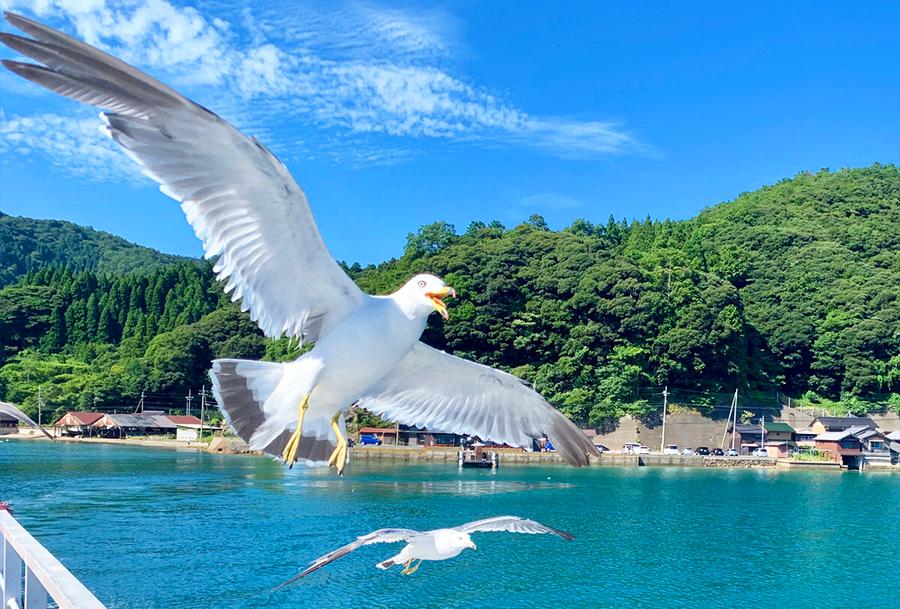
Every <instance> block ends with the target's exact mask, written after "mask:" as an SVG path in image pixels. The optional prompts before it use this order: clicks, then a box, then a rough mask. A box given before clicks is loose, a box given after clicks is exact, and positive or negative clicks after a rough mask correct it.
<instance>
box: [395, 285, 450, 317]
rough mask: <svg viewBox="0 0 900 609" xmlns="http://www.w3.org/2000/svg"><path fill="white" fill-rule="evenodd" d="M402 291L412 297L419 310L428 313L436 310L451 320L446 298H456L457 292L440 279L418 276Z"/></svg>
mask: <svg viewBox="0 0 900 609" xmlns="http://www.w3.org/2000/svg"><path fill="white" fill-rule="evenodd" d="M401 291H403V292H407V293H409V294H411V295H412V298H413V299H414V300H415V303H416V307H417V308H419V307H421V308H422V309H423V310H424V311H426V312H427V313H430V312H431V311H432V310H435V311H437V312H438V313H440V314H441V317H443V318H444V319H449V317H450V316H449V315H448V314H447V305H445V304H444V298H446V297H447V296H456V290H454V289H453V288H451V287H450V286H448V285H447V284H446V283H444V282H443V280H441V279H440V278H439V277H435V276H434V275H428V274H423V275H416V276H415V277H413V278H412V279H410V280H409V281H407V282H406V285H405V286H403V288H401Z"/></svg>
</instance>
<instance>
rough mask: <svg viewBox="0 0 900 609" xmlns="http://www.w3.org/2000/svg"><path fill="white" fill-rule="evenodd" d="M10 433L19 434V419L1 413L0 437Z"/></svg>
mask: <svg viewBox="0 0 900 609" xmlns="http://www.w3.org/2000/svg"><path fill="white" fill-rule="evenodd" d="M8 433H19V419H17V418H16V417H14V416H12V415H8V414H2V413H0V436H2V435H3V434H8Z"/></svg>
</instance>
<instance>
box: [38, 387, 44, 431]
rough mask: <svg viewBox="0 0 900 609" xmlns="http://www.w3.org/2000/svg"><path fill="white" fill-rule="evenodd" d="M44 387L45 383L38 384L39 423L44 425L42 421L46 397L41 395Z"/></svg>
mask: <svg viewBox="0 0 900 609" xmlns="http://www.w3.org/2000/svg"><path fill="white" fill-rule="evenodd" d="M43 388H44V386H43V385H38V421H37V422H38V425H43V422H42V421H41V410H43V409H44V398H43V397H42V396H41V389H43Z"/></svg>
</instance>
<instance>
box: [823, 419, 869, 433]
mask: <svg viewBox="0 0 900 609" xmlns="http://www.w3.org/2000/svg"><path fill="white" fill-rule="evenodd" d="M851 427H871V428H872V429H877V427H878V426H877V425H875V421H873V420H872V419H870V418H869V417H816V418H815V419H813V420H812V422H811V423H810V424H809V430H810V431H812V432H815V434H816V435H820V434H823V433H825V432H826V431H844V430H845V429H850V428H851Z"/></svg>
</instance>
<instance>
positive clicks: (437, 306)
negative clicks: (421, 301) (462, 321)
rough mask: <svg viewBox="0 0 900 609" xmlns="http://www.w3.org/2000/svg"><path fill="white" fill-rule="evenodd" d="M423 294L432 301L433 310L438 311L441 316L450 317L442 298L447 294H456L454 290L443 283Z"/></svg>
mask: <svg viewBox="0 0 900 609" xmlns="http://www.w3.org/2000/svg"><path fill="white" fill-rule="evenodd" d="M425 296H427V297H428V298H430V299H431V302H432V303H434V310H435V311H437V312H438V313H440V314H441V317H443V318H444V319H450V316H449V315H448V314H447V305H445V304H444V300H443V299H444V298H445V297H447V296H456V290H454V289H453V288H451V287H449V286H446V285H445V286H444V287H442V288H441V289H439V290H438V291H436V292H426V293H425Z"/></svg>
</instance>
